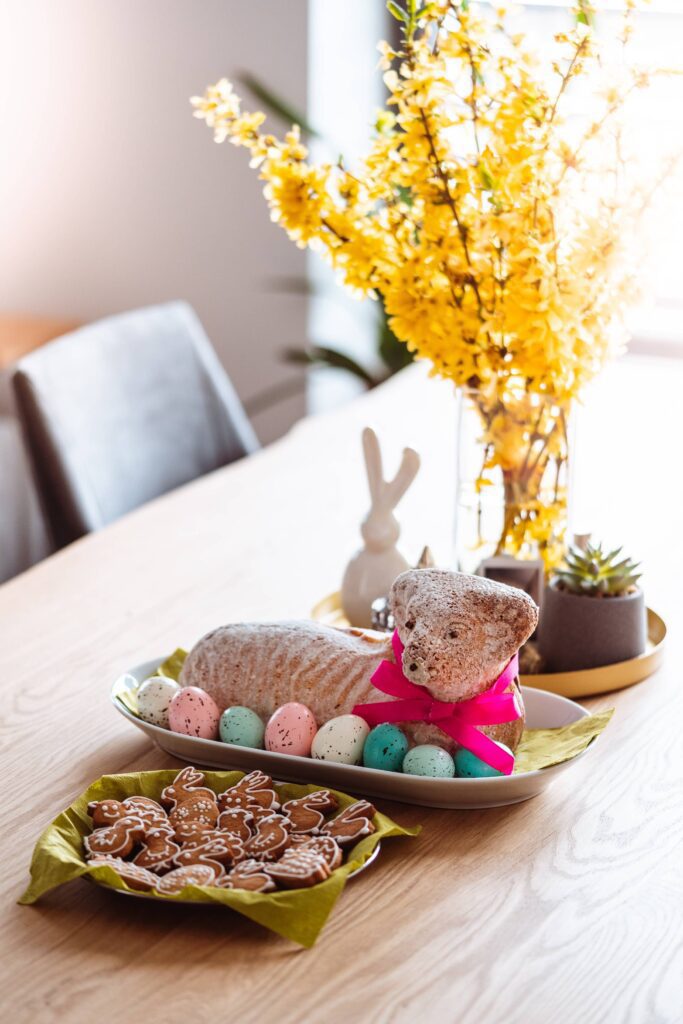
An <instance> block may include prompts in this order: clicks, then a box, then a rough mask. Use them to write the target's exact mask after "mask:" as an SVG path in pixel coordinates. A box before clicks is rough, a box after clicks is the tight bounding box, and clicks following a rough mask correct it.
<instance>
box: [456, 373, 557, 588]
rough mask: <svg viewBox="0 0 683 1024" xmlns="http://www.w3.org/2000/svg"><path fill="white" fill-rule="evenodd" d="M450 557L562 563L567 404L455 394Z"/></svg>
mask: <svg viewBox="0 0 683 1024" xmlns="http://www.w3.org/2000/svg"><path fill="white" fill-rule="evenodd" d="M457 401H458V413H457V424H458V426H457V429H458V438H457V441H458V443H457V469H456V473H457V483H456V517H455V557H456V563H457V565H458V568H459V569H460V570H461V571H463V572H481V571H482V568H481V566H482V563H483V562H485V560H487V559H494V558H501V556H502V557H503V558H505V557H507V558H514V559H516V560H523V561H530V560H540V561H541V562H542V563H543V567H544V569H545V571H546V572H547V571H548V570H549V569H551V568H552V567H553V566H555V565H557V564H558V563H559V562H561V561H562V557H563V553H564V548H565V536H566V533H567V520H568V503H569V478H570V464H571V463H570V415H569V413H570V410H569V408H568V407H567V406H564V407H563V406H562V405H560V404H558V403H557V402H556V401H555V400H554V399H551V398H548V397H546V396H544V395H539V394H529V393H527V392H522V393H519V394H516V395H506V396H502V395H500V394H499V393H497V392H496V393H491V392H489V393H487V392H484V391H479V390H476V389H460V390H459V391H458V393H457Z"/></svg>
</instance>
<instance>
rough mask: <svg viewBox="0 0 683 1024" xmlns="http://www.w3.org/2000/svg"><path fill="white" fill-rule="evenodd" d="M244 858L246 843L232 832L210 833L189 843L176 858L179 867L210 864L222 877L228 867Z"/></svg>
mask: <svg viewBox="0 0 683 1024" xmlns="http://www.w3.org/2000/svg"><path fill="white" fill-rule="evenodd" d="M243 856H244V843H243V842H242V840H241V839H240V838H239V836H236V835H233V834H232V833H231V832H209V833H207V835H205V836H201V837H200V838H199V839H197V840H194V841H193V842H191V843H187V844H186V845H185V846H183V848H182V850H180V852H179V853H177V854H176V856H175V863H176V864H177V865H178V867H186V866H188V865H190V864H208V865H209V866H210V867H213V868H215V869H216V874H217V875H222V874H223V872H224V870H225V868H226V867H230V866H231V865H233V864H235V863H237V861H239V860H241V859H242V858H243Z"/></svg>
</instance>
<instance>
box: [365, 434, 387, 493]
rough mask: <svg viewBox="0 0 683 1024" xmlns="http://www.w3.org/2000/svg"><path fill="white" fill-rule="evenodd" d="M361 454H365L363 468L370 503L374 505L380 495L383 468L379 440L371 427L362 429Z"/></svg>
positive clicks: (382, 483) (382, 482)
mask: <svg viewBox="0 0 683 1024" xmlns="http://www.w3.org/2000/svg"><path fill="white" fill-rule="evenodd" d="M363 454H364V455H365V470H366V472H367V474H368V486H369V488H370V497H371V499H372V504H373V505H376V504H378V503H379V500H380V498H381V496H382V489H383V485H384V470H383V468H382V452H381V449H380V446H379V440H378V437H377V434H376V433H375V431H374V430H373V429H372V427H365V429H364V430H363Z"/></svg>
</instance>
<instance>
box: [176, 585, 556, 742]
mask: <svg viewBox="0 0 683 1024" xmlns="http://www.w3.org/2000/svg"><path fill="white" fill-rule="evenodd" d="M390 605H391V610H392V613H393V616H394V620H395V625H396V634H395V636H394V638H390V637H388V636H387V637H382V636H379V635H378V634H373V633H368V632H365V631H363V630H360V629H335V628H332V627H329V626H325V625H322V624H320V623H316V622H306V621H301V622H299V621H292V622H274V623H268V622H265V623H240V624H235V625H227V626H221V627H220V628H218V629H215V630H212V631H211V632H210V633H207V634H206V636H204V637H203V638H202V639H201V640H200V641H199V642H198V643H197V644H196V645H195V647H194V648H193V649H192V651H191V652H190V654H189V655H188V657H187V659H186V661H185V664H184V666H183V670H182V674H181V677H180V685H181V686H182V687H199V688H201V690H203V691H205V692H206V693H207V694H209V696H210V697H211V698H213V700H214V701H215V702H216V704H217V706H218V709H219V711H223V710H224V709H225V708H228V707H231V706H234V705H246V706H247V707H249V708H251V709H253V711H254V712H256V714H257V715H259V716H261V717H262V718H263V719H265V720H267V719H268V718H269V717H270V716H271V715H272V714H273V712H274V711H275V710H276V709H277V708H279V707H281V706H282V705H285V704H287V703H289V702H300V703H301V704H304V705H306V707H308V708H310V710H311V711H312V713H313V715H315V718H316V719H317V721H318V722H319V723H321V722H327V721H329V720H331V719H333V718H335V716H339V715H344V714H348V713H350V712H351V711H352V710H353V709H354V708H355V707H357V706H361V705H365V702H367V701H372V702H374V703H375V704H378V703H379V702H383V701H391V700H392V699H393V697H392V696H391V695H390V694H388V693H387V692H381V691H379V690H378V689H377V688H376V686H375V685H373V681H372V678H373V676H375V675H376V673H377V670H378V669H379V668H380V665H382V664H383V663H384V664H385V665H386V663H389V664H391V663H393V664H394V665H396V669H397V670H398V671H399V675H402V677H403V679H404V680H405V681H406V682H407V684H408V685H409V686H412V690H413V691H414V692H416V693H418V692H419V693H422V692H424V693H425V695H426V696H428V697H429V698H430V700H431V701H432V704H434V702H437V703H438V702H444V705H443V706H445V705H446V704H458V703H460V702H464V701H471V700H472V698H477V697H478V696H479V695H483V694H485V693H486V692H487V691H489V690H490V689H491V687H492V686H493V685H494V684H495V683H496V681H500V680H501V679H502V678H504V676H503V673H504V672H505V670H506V667H508V672H509V667H510V665H511V664H514V662H513V659H514V657H515V655H516V653H517V651H518V650H519V648H520V647H521V646H522V644H523V643H524V642H525V641H526V640H527V639H528V638H529V636H530V635H531V634H532V632H533V631H534V629H535V627H536V623H537V619H538V609H537V607H536V605H535V604H534V602H533V601H532V600H531V598H530V597H529V596H528V595H527V594H526V593H524V592H523V591H521V590H518V589H515V588H513V587H508V586H505V585H503V584H499V583H494V582H493V581H491V580H488V579H484V578H483V577H479V576H469V575H465V574H463V573H457V572H449V571H447V570H441V569H413V570H409V571H408V572H404V573H402V574H401V575H400V576H399V577H398V578H397V579H396V581H395V583H394V585H393V587H392V589H391V594H390ZM397 655H398V656H397ZM397 662H398V664H397ZM416 688H418V689H416ZM505 689H506V692H508V693H513V694H514V695H515V701H516V703H517V705H518V707H519V715H518V717H516V718H515V719H514V720H512V721H505V722H501V723H499V724H493V725H481V726H480V727H479V728H480V731H481V732H483V733H485V734H486V735H488V736H490V737H491V738H492V739H494V740H496V741H498V742H499V743H503V744H505V745H506V746H507V747H509V748H510V749H511V750H515V748H516V747H517V745H518V743H519V740H520V738H521V735H522V731H523V728H524V715H523V704H522V698H521V693H520V692H519V682H518V679H517V678H516V672H515V673H514V674H512V675H511V676H510V681H509V683H506V684H505ZM391 720H392V721H397V722H398V724H400V725H401V727H402V728H403V729H404V731H405V733H406V735H407V737H408V739H409V741H410V743H411V744H412V745H414V744H428V743H438V744H439V745H440V746H442V747H444V748H446V749H447V750H450V751H453V750H454V749H456V748H457V746H458V743H457V741H456V740H455V739H453V738H452V737H451V736H449V735H448V734H447V733H446V732H444V731H443V730H442V729H441V728H440V727H439V726H438V725H434V724H432V723H431V721H405V722H403V721H400V719H395V717H392V719H391Z"/></svg>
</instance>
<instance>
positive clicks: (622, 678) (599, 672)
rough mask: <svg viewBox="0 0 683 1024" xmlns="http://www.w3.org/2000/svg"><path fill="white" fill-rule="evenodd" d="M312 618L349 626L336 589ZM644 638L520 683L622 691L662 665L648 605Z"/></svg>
mask: <svg viewBox="0 0 683 1024" xmlns="http://www.w3.org/2000/svg"><path fill="white" fill-rule="evenodd" d="M311 617H312V618H313V619H315V620H316V621H318V622H324V623H326V625H328V626H338V627H343V626H348V625H349V621H348V619H347V618H346V616H345V615H344V611H343V609H342V605H341V594H340V593H339V592H338V591H337V592H336V593H334V594H328V596H327V597H324V598H323V599H322V600H321V601H318V603H317V604H316V605H315V607H314V608H313V610H312V612H311ZM647 637H648V639H647V649H646V650H645V651H644V653H643V654H640V655H639V656H638V657H637V658H631V659H630V660H629V661H619V662H616V663H615V664H614V665H603V666H601V667H600V668H587V669H582V670H580V671H579V672H552V673H551V672H539V673H538V674H537V675H523V676H521V682H522V685H523V686H534V687H535V688H536V689H538V690H548V691H549V692H550V693H557V694H559V695H560V696H561V697H569V698H571V699H572V700H574V699H576V698H577V697H593V696H595V695H596V694H598V693H608V692H609V691H611V690H623V689H625V688H626V687H627V686H633V685H634V683H641V682H642V681H643V680H644V679H647V678H648V676H651V675H652V674H653V672H656V671H657V669H658V668H659V666H660V665H661V664H662V660H663V657H664V641H665V638H666V623H665V622H664V620H663V619H662V618H660V616H659V615H657V613H656V612H653V611H652V609H651V608H648V609H647Z"/></svg>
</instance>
